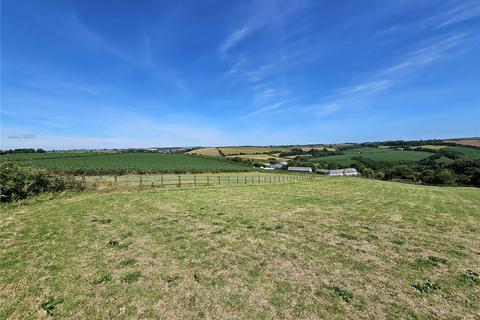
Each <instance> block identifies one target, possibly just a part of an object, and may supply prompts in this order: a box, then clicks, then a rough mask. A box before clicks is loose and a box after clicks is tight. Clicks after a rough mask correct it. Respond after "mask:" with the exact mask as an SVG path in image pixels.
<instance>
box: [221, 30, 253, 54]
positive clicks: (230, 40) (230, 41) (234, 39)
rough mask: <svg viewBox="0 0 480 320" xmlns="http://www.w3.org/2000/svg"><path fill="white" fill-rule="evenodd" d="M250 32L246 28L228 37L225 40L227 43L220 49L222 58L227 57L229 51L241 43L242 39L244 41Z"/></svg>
mask: <svg viewBox="0 0 480 320" xmlns="http://www.w3.org/2000/svg"><path fill="white" fill-rule="evenodd" d="M249 32H250V29H249V28H248V27H246V26H244V27H241V28H240V29H238V30H235V31H233V32H232V33H230V35H228V37H227V38H226V39H225V41H224V42H223V43H222V44H221V45H220V47H219V49H218V50H219V52H220V54H221V55H222V57H225V55H226V54H227V53H228V50H230V48H232V47H234V46H235V45H236V44H237V43H239V42H240V41H241V40H242V39H244V38H245V37H246V36H247V35H248V33H249Z"/></svg>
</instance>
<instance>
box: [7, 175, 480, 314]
mask: <svg viewBox="0 0 480 320" xmlns="http://www.w3.org/2000/svg"><path fill="white" fill-rule="evenodd" d="M479 221H480V189H475V188H439V187H424V186H416V185H408V184H398V183H391V182H383V181H376V180H365V179H358V178H337V179H322V180H317V181H308V182H296V183H290V184H278V185H267V186H265V185H263V186H245V187H218V188H214V187H210V188H207V187H206V188H199V189H166V190H158V189H153V190H151V189H149V190H141V191H138V190H136V191H116V192H107V193H94V192H84V193H80V194H64V195H59V196H56V197H51V196H49V195H44V196H42V197H39V198H33V199H30V200H28V201H26V202H23V203H20V204H13V205H6V206H5V205H3V206H2V208H1V211H0V239H1V241H2V246H0V279H1V281H0V318H2V319H7V318H13V319H36V318H42V317H47V316H48V315H51V316H53V317H54V318H59V319H113V318H121V319H140V318H141V319H153V318H160V319H203V318H207V319H227V318H237V319H238V318H242V319H282V318H283V319H320V318H322V319H372V318H376V319H399V318H401V319H406V318H409V319H478V318H479V317H480V307H479V306H480V278H479V275H478V274H479V272H480V269H479V266H480V246H479V243H478V239H479V237H480V224H479V223H478V222H479Z"/></svg>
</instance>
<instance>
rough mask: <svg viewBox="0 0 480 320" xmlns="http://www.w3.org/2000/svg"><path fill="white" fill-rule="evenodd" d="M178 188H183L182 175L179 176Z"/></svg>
mask: <svg viewBox="0 0 480 320" xmlns="http://www.w3.org/2000/svg"><path fill="white" fill-rule="evenodd" d="M178 186H179V187H181V186H182V178H181V176H180V175H178Z"/></svg>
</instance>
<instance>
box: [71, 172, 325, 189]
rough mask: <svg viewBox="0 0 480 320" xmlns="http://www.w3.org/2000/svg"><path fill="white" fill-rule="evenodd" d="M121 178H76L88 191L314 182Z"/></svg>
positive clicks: (251, 178)
mask: <svg viewBox="0 0 480 320" xmlns="http://www.w3.org/2000/svg"><path fill="white" fill-rule="evenodd" d="M120 178H121V176H116V175H115V176H109V177H98V178H97V177H96V178H93V179H87V178H86V177H85V176H82V177H77V179H80V180H81V181H83V183H84V184H85V186H86V187H87V188H88V189H124V188H127V189H131V188H139V189H146V188H183V187H208V186H242V185H243V186H245V185H257V184H280V183H290V182H299V181H306V180H314V179H315V178H317V177H316V176H315V175H313V174H296V175H293V174H289V175H270V176H267V175H262V176H253V175H252V176H246V175H232V176H230V175H228V176H227V175H225V176H223V175H222V176H219V175H191V176H190V175H188V176H187V175H168V176H163V175H161V176H155V177H149V176H148V175H145V176H143V175H139V176H137V177H129V179H128V180H122V179H120Z"/></svg>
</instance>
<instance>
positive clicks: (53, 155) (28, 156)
mask: <svg viewBox="0 0 480 320" xmlns="http://www.w3.org/2000/svg"><path fill="white" fill-rule="evenodd" d="M115 153H116V152H113V151H110V152H93V151H84V152H71V151H65V152H46V153H12V154H4V155H0V159H3V160H12V161H29V160H44V159H60V158H78V157H81V158H83V157H94V156H101V155H110V154H115Z"/></svg>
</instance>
